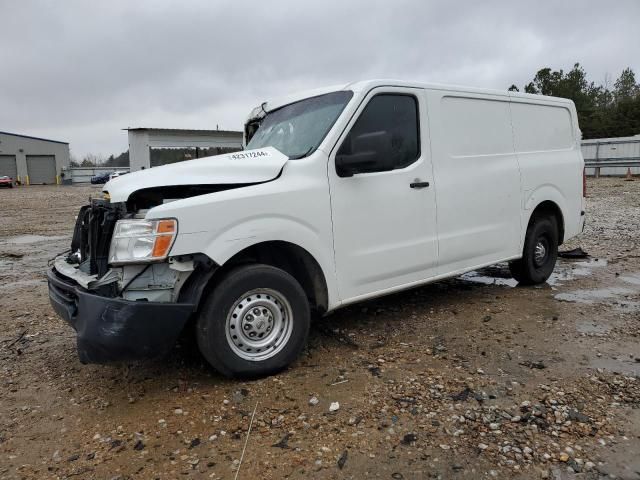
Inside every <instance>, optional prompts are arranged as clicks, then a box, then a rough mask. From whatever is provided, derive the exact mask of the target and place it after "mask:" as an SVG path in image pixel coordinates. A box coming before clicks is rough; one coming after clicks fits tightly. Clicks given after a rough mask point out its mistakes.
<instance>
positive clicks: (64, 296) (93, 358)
mask: <svg viewBox="0 0 640 480" xmlns="http://www.w3.org/2000/svg"><path fill="white" fill-rule="evenodd" d="M47 276H48V281H49V299H50V300H51V305H52V306H53V309H54V310H55V311H56V313H57V314H58V315H60V316H61V317H62V318H63V319H64V320H65V321H66V322H67V323H69V324H70V325H71V326H72V327H73V328H74V329H75V331H76V334H77V345H78V357H79V358H80V361H81V362H82V363H110V362H118V361H131V360H140V359H147V358H155V357H159V356H162V355H164V354H166V353H167V352H169V350H171V348H172V347H173V345H174V344H175V342H176V340H177V338H178V336H179V335H180V332H182V329H183V328H184V326H185V324H186V323H187V320H188V319H189V317H190V316H191V314H192V313H193V312H194V310H195V306H194V305H193V304H186V303H159V302H145V301H130V300H123V299H121V298H108V297H102V296H99V295H95V294H93V293H90V292H88V291H87V290H85V289H84V288H82V287H80V286H78V285H75V284H74V283H72V282H71V281H69V280H67V279H65V278H63V277H62V276H61V275H59V274H58V273H57V272H56V271H55V269H53V268H52V269H50V270H49V271H48V273H47Z"/></svg>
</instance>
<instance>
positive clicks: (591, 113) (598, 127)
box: [509, 63, 640, 139]
mask: <svg viewBox="0 0 640 480" xmlns="http://www.w3.org/2000/svg"><path fill="white" fill-rule="evenodd" d="M605 83H606V81H605ZM513 87H514V85H512V86H511V87H510V88H509V90H513ZM524 91H525V92H526V93H533V94H538V95H551V96H554V97H563V98H569V99H571V100H573V102H574V103H575V105H576V111H577V113H578V121H579V123H580V129H581V130H582V134H583V138H585V139H587V138H603V137H619V136H630V135H636V134H639V133H640V85H638V84H637V82H636V79H635V74H634V72H633V70H631V69H630V68H626V69H624V70H623V71H622V74H621V75H620V77H619V78H618V80H616V82H615V84H614V89H613V91H612V90H610V89H609V88H608V87H607V86H606V85H605V86H603V85H596V84H595V83H594V82H590V81H589V80H588V78H587V74H586V72H585V70H584V68H582V66H581V65H580V64H579V63H576V64H574V66H573V68H572V69H571V70H569V71H568V72H565V71H563V70H562V69H560V70H552V69H551V68H549V67H545V68H542V69H540V70H538V72H537V73H536V74H535V76H534V77H533V80H532V81H531V82H529V83H528V84H527V85H525V87H524Z"/></svg>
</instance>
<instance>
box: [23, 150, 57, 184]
mask: <svg viewBox="0 0 640 480" xmlns="http://www.w3.org/2000/svg"><path fill="white" fill-rule="evenodd" d="M27 173H28V174H29V183H31V184H34V183H47V184H53V183H56V159H55V157H54V156H53V155H27Z"/></svg>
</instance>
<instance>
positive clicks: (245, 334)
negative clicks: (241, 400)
mask: <svg viewBox="0 0 640 480" xmlns="http://www.w3.org/2000/svg"><path fill="white" fill-rule="evenodd" d="M309 318H310V314H309V302H308V301H307V297H306V295H305V292H304V290H303V289H302V287H301V286H300V284H299V283H298V282H297V281H296V280H295V278H293V277H292V276H291V275H289V274H288V273H287V272H285V271H283V270H280V269H279V268H275V267H271V266H269V265H248V266H243V267H239V268H237V269H235V270H232V271H231V272H229V273H228V274H227V275H226V276H225V277H224V278H223V279H222V280H221V281H220V282H219V283H218V285H217V287H216V288H214V289H213V291H212V292H211V293H210V294H209V297H208V298H207V299H206V301H205V303H204V305H203V308H202V310H201V312H200V315H199V318H198V323H197V335H198V346H199V348H200V351H201V352H202V354H203V355H204V357H205V358H206V359H207V361H208V362H209V363H210V364H211V365H212V366H213V367H214V368H215V369H216V370H218V371H219V372H220V373H222V374H224V375H226V376H228V377H260V376H265V375H271V374H274V373H277V372H279V371H281V370H283V369H284V368H286V367H287V366H288V365H289V364H290V363H292V362H293V361H294V360H295V359H296V358H297V357H298V355H299V354H300V352H301V351H302V349H303V348H304V345H305V343H306V341H307V335H308V333H309Z"/></svg>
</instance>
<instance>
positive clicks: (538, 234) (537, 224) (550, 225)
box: [509, 216, 558, 285]
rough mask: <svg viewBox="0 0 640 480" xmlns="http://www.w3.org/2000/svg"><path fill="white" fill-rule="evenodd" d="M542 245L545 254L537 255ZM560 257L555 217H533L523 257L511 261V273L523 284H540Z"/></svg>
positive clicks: (549, 274)
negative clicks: (537, 250) (537, 249)
mask: <svg viewBox="0 0 640 480" xmlns="http://www.w3.org/2000/svg"><path fill="white" fill-rule="evenodd" d="M538 245H542V246H543V248H544V251H545V253H544V256H541V255H540V254H539V255H538V256H536V247H537V246H538ZM557 259H558V225H557V223H556V220H555V218H553V217H548V216H538V217H534V218H533V219H531V221H530V222H529V226H528V227H527V234H526V237H525V239H524V249H523V250H522V258H521V259H519V260H515V261H513V262H511V263H509V270H510V271H511V275H513V278H515V279H516V280H517V281H518V283H520V284H522V285H538V284H540V283H544V282H546V281H547V279H548V278H549V276H551V273H552V272H553V269H554V268H555V266H556V260H557Z"/></svg>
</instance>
